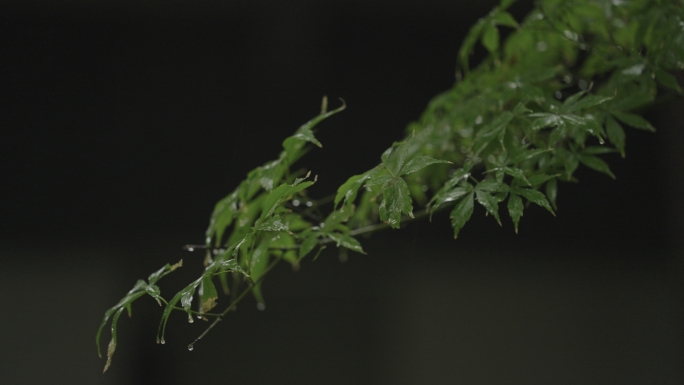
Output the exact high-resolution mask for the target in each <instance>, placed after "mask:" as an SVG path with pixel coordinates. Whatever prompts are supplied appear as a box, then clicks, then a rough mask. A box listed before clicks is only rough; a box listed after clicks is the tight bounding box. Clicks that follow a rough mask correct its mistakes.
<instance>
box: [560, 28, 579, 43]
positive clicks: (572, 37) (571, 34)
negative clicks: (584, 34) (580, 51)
mask: <svg viewBox="0 0 684 385" xmlns="http://www.w3.org/2000/svg"><path fill="white" fill-rule="evenodd" d="M563 35H565V37H567V38H568V39H570V40H573V41H577V38H578V35H577V33H576V32H572V31H568V30H567V29H566V30H565V31H563Z"/></svg>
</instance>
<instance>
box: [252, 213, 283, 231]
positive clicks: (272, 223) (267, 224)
mask: <svg viewBox="0 0 684 385" xmlns="http://www.w3.org/2000/svg"><path fill="white" fill-rule="evenodd" d="M254 230H257V231H288V230H289V228H288V225H287V223H286V222H283V218H282V217H281V216H280V215H278V214H274V215H273V216H271V217H268V218H267V219H266V220H264V221H263V222H261V223H260V224H258V225H257V226H254Z"/></svg>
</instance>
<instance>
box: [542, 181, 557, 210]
mask: <svg viewBox="0 0 684 385" xmlns="http://www.w3.org/2000/svg"><path fill="white" fill-rule="evenodd" d="M545 189H546V196H547V197H548V198H549V202H551V205H553V207H554V208H557V207H558V206H557V205H556V198H557V197H558V181H557V179H556V178H553V179H549V181H548V182H546V187H545Z"/></svg>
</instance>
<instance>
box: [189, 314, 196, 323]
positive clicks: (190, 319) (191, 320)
mask: <svg viewBox="0 0 684 385" xmlns="http://www.w3.org/2000/svg"><path fill="white" fill-rule="evenodd" d="M188 322H189V323H193V322H195V320H194V319H192V316H191V315H189V316H188Z"/></svg>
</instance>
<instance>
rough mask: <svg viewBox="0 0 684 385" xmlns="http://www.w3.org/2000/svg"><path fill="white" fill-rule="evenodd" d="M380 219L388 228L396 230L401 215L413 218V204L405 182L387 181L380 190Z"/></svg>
mask: <svg viewBox="0 0 684 385" xmlns="http://www.w3.org/2000/svg"><path fill="white" fill-rule="evenodd" d="M382 196H383V200H382V203H381V204H380V219H381V220H382V221H383V222H386V223H388V224H389V225H390V227H392V228H394V229H398V228H399V225H400V223H401V214H402V213H403V214H406V215H409V216H413V202H412V199H411V194H410V192H409V189H408V186H407V185H406V182H405V181H404V180H403V179H402V178H393V179H391V180H389V181H387V182H386V183H385V184H384V185H383V188H382Z"/></svg>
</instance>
